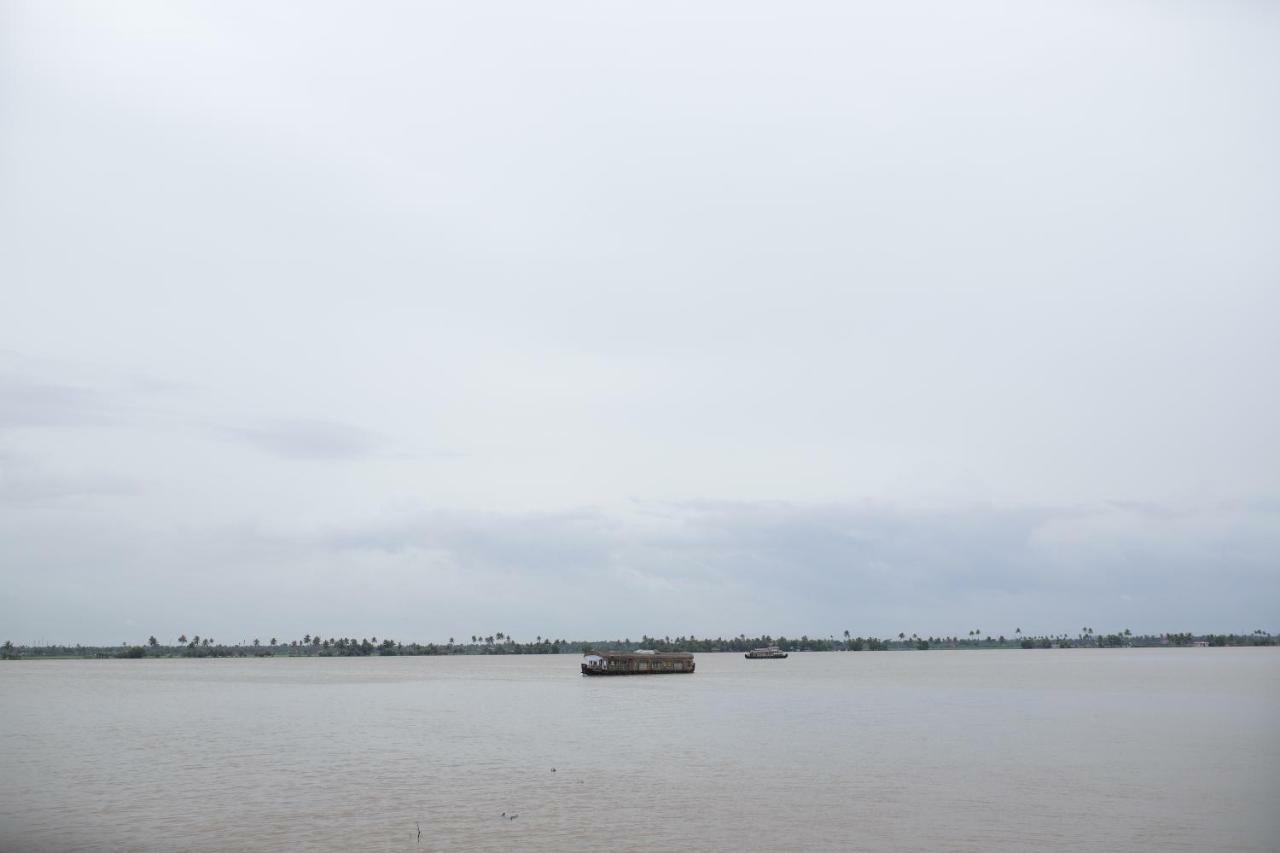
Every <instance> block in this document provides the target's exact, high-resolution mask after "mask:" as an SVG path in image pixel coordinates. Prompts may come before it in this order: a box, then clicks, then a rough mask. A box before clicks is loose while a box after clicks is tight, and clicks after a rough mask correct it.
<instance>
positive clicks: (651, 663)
mask: <svg viewBox="0 0 1280 853" xmlns="http://www.w3.org/2000/svg"><path fill="white" fill-rule="evenodd" d="M676 672H693V655H692V654H691V653H689V652H655V651H653V650H651V649H637V650H635V651H634V652H588V653H587V654H585V655H583V656H582V674H583V675H665V674H669V673H676Z"/></svg>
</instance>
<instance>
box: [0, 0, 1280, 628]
mask: <svg viewBox="0 0 1280 853" xmlns="http://www.w3.org/2000/svg"><path fill="white" fill-rule="evenodd" d="M1277 43H1280V7H1277V6H1275V5H1273V4H1265V3H1253V2H1236V1H1235V0H1224V2H1183V3H1167V2H1160V3H1155V2H1152V3H1148V2H1136V1H1135V2H1131V3H1124V4H1118V3H1110V2H1080V3H1048V2H1034V0H1033V2H1017V3H1012V2H988V0H974V2H970V3H964V4H957V3H951V2H912V0H908V2H902V3H872V2H856V1H855V2H848V1H847V0H842V1H841V2H815V1H814V0H800V2H789V3H765V2H754V0H732V2H729V0H724V2H717V1H716V0H709V2H700V3H696V4H690V3H677V2H665V0H656V2H645V3H624V2H615V3H599V2H564V0H550V2H546V3H523V2H496V0H495V2H487V0H480V2H476V0H468V2H430V3H407V2H406V3H399V2H389V0H380V2H374V3H353V2H341V3H335V2H314V0H308V2H278V0H277V2H273V0H266V2H262V0H255V2H129V3H124V2H86V3H69V2H62V0H39V2H34V1H33V0H13V2H7V3H5V4H3V5H2V6H0V590H3V591H2V592H0V634H3V635H4V638H6V639H12V640H14V641H15V642H49V643H51V642H68V643H86V644H87V643H98V642H101V643H118V642H123V641H131V642H133V641H137V640H139V639H144V638H146V637H147V636H148V635H151V634H154V635H156V636H157V637H158V638H160V639H162V640H165V641H172V639H173V638H176V637H177V636H178V635H179V634H180V633H185V634H188V635H190V634H193V633H198V634H200V635H202V636H212V637H214V638H215V639H217V640H219V641H223V642H242V641H251V639H252V638H255V637H261V638H263V639H264V640H265V639H266V637H268V636H279V637H281V638H289V637H301V636H302V635H303V634H304V633H313V634H315V633H319V634H322V635H323V636H326V637H328V636H368V635H375V636H379V637H394V638H397V639H401V640H403V641H409V640H420V641H424V642H425V641H442V640H447V639H448V638H449V637H451V636H452V637H459V638H460V637H469V636H470V635H472V634H476V633H480V634H490V633H494V632H497V631H502V632H504V633H508V634H511V635H513V636H515V637H516V638H517V639H520V640H528V639H532V638H533V637H534V636H536V635H542V636H555V637H566V638H596V639H599V638H606V637H623V636H629V637H639V636H640V635H642V634H645V633H647V634H650V635H659V636H661V635H672V636H676V635H681V634H683V635H688V634H693V635H695V636H716V635H736V634H738V633H747V634H748V635H756V634H761V633H771V634H773V635H775V636H776V635H778V634H786V635H799V634H801V633H807V634H809V635H818V636H825V635H826V634H828V633H831V634H837V635H838V634H840V633H841V632H843V631H845V630H849V631H851V632H853V633H854V634H860V635H878V636H887V635H891V634H892V635H896V634H897V633H898V632H899V631H903V632H906V633H912V632H917V633H920V634H921V635H933V634H961V635H963V634H965V633H966V632H967V631H969V630H972V629H975V628H976V629H980V630H982V631H983V632H986V633H991V634H993V635H995V634H999V633H1003V634H1009V635H1011V634H1012V632H1013V631H1014V630H1015V628H1021V629H1022V630H1023V631H1024V632H1027V633H1069V634H1072V635H1074V634H1076V633H1077V632H1079V631H1080V629H1081V628H1082V627H1084V626H1089V627H1092V628H1094V629H1095V630H1096V631H1099V632H1103V631H1112V630H1123V629H1125V628H1128V629H1131V630H1133V631H1134V632H1147V631H1151V632H1161V631H1183V630H1191V631H1211V630H1212V631H1251V630H1254V629H1257V628H1262V629H1265V630H1269V631H1280V450H1278V449H1277V437H1278V436H1280V393H1278V391H1280V240H1277V235H1278V234H1280V206H1278V205H1277V199H1280V165H1278V164H1280V158H1277V156H1276V152H1277V151H1280V110H1278V109H1277V101H1276V92H1277V91H1280V52H1278V51H1276V50H1275V45H1276V44H1277Z"/></svg>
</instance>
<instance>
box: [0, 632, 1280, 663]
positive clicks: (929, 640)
mask: <svg viewBox="0 0 1280 853" xmlns="http://www.w3.org/2000/svg"><path fill="white" fill-rule="evenodd" d="M980 634H981V632H976V633H974V632H971V633H970V635H969V636H967V637H963V638H962V637H920V636H918V635H915V634H913V635H911V636H907V635H906V634H905V633H903V634H899V635H898V636H897V637H894V638H889V639H881V638H878V637H854V636H851V635H849V634H848V632H846V633H845V634H844V635H843V636H842V637H834V636H830V635H828V636H827V637H825V638H811V637H808V636H801V637H800V638H798V639H789V638H787V637H784V636H778V637H773V636H770V635H764V636H761V637H746V636H745V635H739V636H738V637H731V638H727V639H726V638H723V637H717V638H715V639H697V638H695V637H675V638H671V637H647V636H642V637H641V638H640V639H639V640H636V641H633V640H632V639H631V638H624V639H616V640H552V639H544V638H542V637H539V638H537V640H536V641H535V642H530V643H521V642H517V641H515V640H513V639H511V638H510V637H508V636H506V635H503V634H495V635H493V636H491V637H476V638H474V641H472V642H462V643H457V642H454V641H452V640H450V641H449V642H447V643H400V642H397V641H395V640H391V639H384V640H381V641H379V640H378V639H377V637H370V638H361V639H358V640H357V639H353V638H348V637H342V638H329V639H321V638H319V637H312V636H311V635H310V634H308V635H306V636H305V637H304V638H303V639H302V640H290V641H287V642H283V643H282V642H280V641H279V640H276V639H275V638H272V639H271V640H269V641H268V642H267V643H266V644H263V643H262V642H261V641H260V640H251V641H249V642H248V643H245V642H239V643H219V642H217V641H215V640H213V639H211V638H201V637H199V636H194V637H193V638H192V639H191V640H187V639H186V637H185V636H183V637H182V638H181V639H182V641H183V642H182V643H180V644H162V643H160V642H159V640H157V639H156V638H155V637H151V638H149V639H148V640H147V642H145V643H135V644H130V643H122V644H121V645H119V646H86V645H64V644H48V645H21V644H16V643H13V642H11V641H10V642H5V643H4V645H3V648H2V649H0V660H108V659H146V658H154V659H199V658H331V657H452V656H468V655H484V656H493V655H559V654H571V655H576V654H583V653H586V652H590V651H619V650H632V649H637V648H644V649H654V650H657V651H673V652H674V651H680V652H694V653H704V654H711V653H716V652H726V653H740V652H747V651H750V650H751V649H754V648H759V647H762V646H777V647H778V648H779V649H781V650H783V651H786V652H862V651H930V650H954V651H985V650H995V649H1017V650H1023V649H1071V648H1188V647H1196V646H1202V647H1211V648H1222V647H1242V646H1276V645H1280V636H1278V635H1273V634H1270V633H1267V632H1265V631H1262V630H1261V629H1259V630H1255V631H1252V632H1250V633H1247V634H1192V633H1189V632H1183V633H1172V634H1143V635H1135V634H1132V633H1130V632H1128V631H1125V632H1121V633H1113V634H1095V633H1094V632H1093V631H1092V629H1085V631H1084V632H1082V633H1080V634H1078V635H1077V636H1075V637H1068V636H1066V635H1057V636H1054V635H1036V636H1027V635H1023V634H1021V632H1015V636H1014V637H1007V636H1004V635H999V636H996V637H991V636H979V635H980Z"/></svg>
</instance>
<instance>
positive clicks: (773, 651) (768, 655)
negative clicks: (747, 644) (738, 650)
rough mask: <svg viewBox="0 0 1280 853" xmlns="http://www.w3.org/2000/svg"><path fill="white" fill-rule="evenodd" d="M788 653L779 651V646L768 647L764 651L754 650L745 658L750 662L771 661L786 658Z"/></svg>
mask: <svg viewBox="0 0 1280 853" xmlns="http://www.w3.org/2000/svg"><path fill="white" fill-rule="evenodd" d="M786 656H787V653H786V652H784V651H782V649H779V648H778V647H777V646H766V647H765V648H763V649H752V650H751V651H749V652H747V653H746V654H745V655H743V657H745V658H747V659H748V660H770V659H774V658H779V659H780V658H785V657H786Z"/></svg>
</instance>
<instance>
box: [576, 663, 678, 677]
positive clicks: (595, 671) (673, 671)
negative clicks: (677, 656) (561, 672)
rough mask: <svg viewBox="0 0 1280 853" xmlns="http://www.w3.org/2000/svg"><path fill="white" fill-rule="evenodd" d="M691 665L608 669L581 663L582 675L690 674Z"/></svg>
mask: <svg viewBox="0 0 1280 853" xmlns="http://www.w3.org/2000/svg"><path fill="white" fill-rule="evenodd" d="M692 672H693V667H692V666H691V667H689V668H688V669H646V670H625V669H621V670H616V671H614V670H608V669H592V668H591V667H589V666H587V665H586V664H585V663H584V664H582V674H583V675H690V674H691V673H692Z"/></svg>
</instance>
